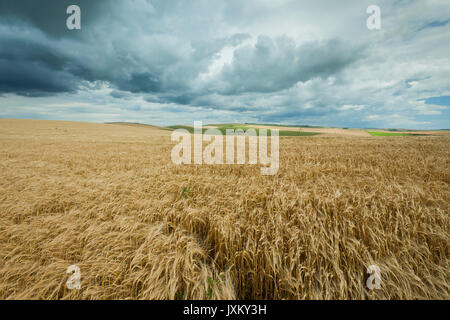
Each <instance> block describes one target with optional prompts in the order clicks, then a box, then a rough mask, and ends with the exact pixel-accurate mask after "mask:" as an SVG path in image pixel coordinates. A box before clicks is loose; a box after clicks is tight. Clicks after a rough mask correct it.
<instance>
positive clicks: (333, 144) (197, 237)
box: [0, 119, 450, 299]
mask: <svg viewBox="0 0 450 320" xmlns="http://www.w3.org/2000/svg"><path fill="white" fill-rule="evenodd" d="M170 133H171V132H170V131H167V130H160V129H158V128H156V127H155V128H153V127H147V126H126V125H114V124H89V123H75V122H59V121H38V120H5V119H3V120H0V166H1V176H0V298H1V299H24V298H25V299H449V298H450V281H449V280H450V263H449V244H450V235H449V230H450V228H449V227H450V220H449V212H450V136H433V137H369V136H367V137H366V136H362V135H361V136H339V135H335V136H332V135H331V136H330V135H326V136H320V135H319V136H314V137H281V138H280V169H279V171H278V173H277V174H276V175H274V176H262V175H261V174H260V166H259V165H257V166H255V165H214V166H208V165H203V166H195V165H182V166H176V165H174V164H172V162H171V158H170V154H171V149H172V147H173V145H174V143H172V142H171V140H170ZM72 264H76V265H78V266H79V267H80V271H81V289H80V290H69V289H67V287H66V281H67V279H68V277H69V275H68V274H67V273H66V270H67V268H68V266H69V265H72ZM369 265H378V266H379V267H380V269H381V278H382V286H381V289H380V290H368V289H367V287H366V280H367V277H368V274H367V272H366V269H367V267H368V266H369Z"/></svg>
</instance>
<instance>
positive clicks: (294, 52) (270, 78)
mask: <svg viewBox="0 0 450 320" xmlns="http://www.w3.org/2000/svg"><path fill="white" fill-rule="evenodd" d="M362 53H363V51H362V47H355V46H352V45H349V44H346V43H344V42H343V41H341V40H337V39H333V40H328V41H325V42H311V43H306V44H303V45H301V46H296V44H295V42H294V41H293V40H292V39H290V38H288V37H280V38H277V39H275V40H273V39H271V38H269V37H267V36H260V37H258V41H257V43H256V44H255V45H254V46H251V45H247V46H244V47H242V48H239V49H237V50H236V51H235V53H234V59H233V62H232V63H231V65H227V66H226V67H225V68H224V70H223V74H222V77H223V81H224V82H225V83H226V84H227V86H226V89H225V93H226V94H239V93H243V92H275V91H279V90H283V89H287V88H290V87H292V86H293V85H294V84H296V83H297V82H299V81H307V80H310V79H313V78H316V77H320V78H327V77H329V76H332V75H334V74H336V73H337V72H339V71H341V70H343V69H344V68H345V67H347V66H349V65H350V64H352V63H353V62H355V61H357V60H358V59H360V58H361V57H362Z"/></svg>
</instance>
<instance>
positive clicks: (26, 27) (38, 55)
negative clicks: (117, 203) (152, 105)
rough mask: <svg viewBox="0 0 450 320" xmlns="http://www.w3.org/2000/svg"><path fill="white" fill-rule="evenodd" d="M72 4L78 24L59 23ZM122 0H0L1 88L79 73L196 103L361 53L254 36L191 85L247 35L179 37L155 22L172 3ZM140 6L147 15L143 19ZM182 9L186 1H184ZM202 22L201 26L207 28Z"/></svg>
mask: <svg viewBox="0 0 450 320" xmlns="http://www.w3.org/2000/svg"><path fill="white" fill-rule="evenodd" d="M70 4H78V5H79V6H80V7H81V10H82V30H80V31H76V32H73V31H69V30H67V28H66V27H65V20H66V18H67V15H66V8H67V6H68V5H70ZM127 4H129V2H117V3H116V2H115V5H113V6H112V5H111V4H110V3H108V2H106V1H86V0H85V1H81V0H78V1H65V0H63V1H56V2H55V1H31V0H26V1H16V2H13V1H6V2H5V1H2V2H1V4H0V12H1V13H0V15H1V17H3V18H6V19H7V20H4V21H7V22H8V23H7V24H5V23H3V25H1V24H0V27H1V34H0V44H1V45H2V49H0V70H1V71H2V76H1V80H0V81H1V82H0V93H17V94H20V95H39V94H44V95H45V94H52V93H59V92H68V91H76V90H77V88H78V86H79V84H80V83H81V82H83V81H106V82H108V83H109V84H110V86H111V87H113V88H116V89H117V90H118V91H123V92H130V93H136V94H154V95H156V96H153V97H152V98H149V99H150V100H152V101H158V102H163V103H167V102H169V103H177V104H182V105H183V104H185V105H189V104H192V105H199V102H197V100H201V99H199V98H201V96H202V95H205V94H210V93H211V91H217V92H219V93H221V94H227V95H230V94H241V93H245V92H276V91H279V90H283V89H286V88H289V87H291V86H292V85H294V84H295V83H297V82H299V81H306V80H308V79H311V78H314V77H324V78H326V77H328V76H330V75H332V74H334V73H336V72H339V71H340V70H342V69H343V68H345V67H346V66H348V65H349V64H351V63H352V62H353V61H355V60H357V59H358V57H359V56H360V52H358V51H356V50H355V49H354V48H352V47H348V46H346V45H345V44H344V43H342V42H341V41H338V40H331V41H327V42H324V43H309V44H305V45H302V46H300V47H298V46H296V45H295V43H294V41H293V40H292V39H290V38H288V37H279V38H276V39H272V38H270V37H268V36H260V37H259V38H258V40H257V43H256V44H255V45H254V46H250V45H245V46H243V47H240V48H238V49H237V50H236V51H235V53H234V58H233V62H232V64H231V65H228V66H226V67H225V68H224V69H223V72H222V73H221V74H220V75H219V77H218V78H217V79H213V80H212V82H211V83H210V84H209V85H208V86H195V82H196V81H197V78H198V76H199V75H200V74H201V73H203V72H207V70H208V67H209V65H210V64H211V63H212V61H213V60H214V59H215V58H217V55H218V53H219V52H220V51H221V50H222V49H223V48H224V47H227V46H228V47H236V46H239V45H240V44H242V43H243V42H245V41H246V40H248V39H250V38H251V36H250V35H249V34H247V33H235V34H231V35H228V36H226V37H216V38H211V37H210V36H208V37H206V38H205V37H201V36H198V37H192V36H191V37H190V38H188V39H185V38H183V37H180V36H174V34H173V33H172V32H168V31H165V30H163V29H161V28H160V26H159V25H158V23H159V22H162V21H164V20H165V19H166V16H167V15H168V14H170V10H169V9H173V6H167V4H165V3H164V2H160V1H154V2H151V3H150V2H143V1H140V2H133V3H132V4H133V6H131V5H130V6H127ZM144 4H146V5H147V10H148V14H146V15H143V16H142V17H140V16H139V12H140V10H141V8H140V6H143V5H144ZM179 10H189V7H185V4H182V5H181V9H179ZM155 12H157V13H158V14H157V15H155ZM200 12H201V11H200ZM130 16H132V17H133V19H130ZM143 18H146V19H148V20H146V21H141V20H140V19H143ZM161 20H162V21H161ZM171 27H172V28H174V29H175V31H176V30H177V28H178V29H180V30H179V32H184V29H185V25H184V23H180V25H177V22H176V21H175V22H174V26H171ZM202 27H203V26H202V25H199V28H200V29H199V34H200V33H201V32H204V31H203V30H201V28H202ZM142 28H144V29H142ZM200 30H201V31H200ZM172 31H173V30H172ZM176 32H177V31H176ZM13 37H15V39H14V40H13V39H12V38H13ZM135 38H136V39H135ZM194 87H196V88H195V89H194ZM116 98H118V96H117V95H116ZM218 107H219V106H218Z"/></svg>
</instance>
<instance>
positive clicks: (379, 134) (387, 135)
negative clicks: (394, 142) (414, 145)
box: [369, 131, 410, 137]
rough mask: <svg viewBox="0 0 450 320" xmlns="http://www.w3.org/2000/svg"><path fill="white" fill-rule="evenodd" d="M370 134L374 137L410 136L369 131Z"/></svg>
mask: <svg viewBox="0 0 450 320" xmlns="http://www.w3.org/2000/svg"><path fill="white" fill-rule="evenodd" d="M369 134H370V135H371V136H372V137H396V136H399V137H405V136H410V134H408V133H392V132H375V131H369Z"/></svg>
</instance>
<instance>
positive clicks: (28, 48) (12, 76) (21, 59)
mask: <svg viewBox="0 0 450 320" xmlns="http://www.w3.org/2000/svg"><path fill="white" fill-rule="evenodd" d="M38 36H39V34H29V33H26V32H25V33H21V32H19V31H18V30H14V31H12V30H8V29H5V28H0V93H16V94H19V95H26V96H39V95H48V94H56V93H60V92H69V91H75V90H76V89H77V85H78V83H79V82H80V79H81V78H80V77H79V76H81V75H83V73H86V76H87V74H88V71H87V70H84V69H83V67H82V66H80V65H79V64H78V63H77V61H76V60H75V59H73V57H71V56H70V55H68V54H67V53H66V52H64V50H62V49H61V48H58V47H54V46H52V45H50V44H49V43H45V42H44V41H39V40H37V39H36V38H34V37H38ZM41 40H42V39H41ZM82 78H87V77H82Z"/></svg>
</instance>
